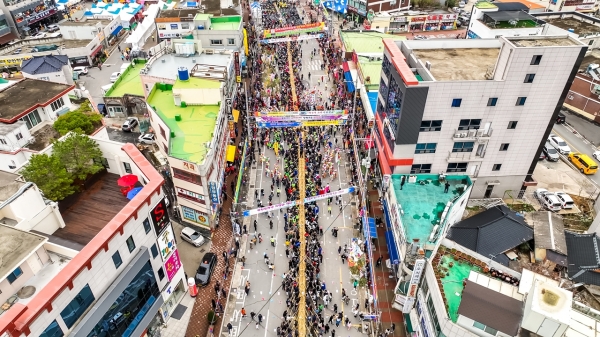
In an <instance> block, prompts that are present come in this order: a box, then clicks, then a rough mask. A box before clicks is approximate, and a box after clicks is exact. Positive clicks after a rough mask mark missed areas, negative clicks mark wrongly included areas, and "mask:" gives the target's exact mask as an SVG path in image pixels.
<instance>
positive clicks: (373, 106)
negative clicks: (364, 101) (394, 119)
mask: <svg viewBox="0 0 600 337" xmlns="http://www.w3.org/2000/svg"><path fill="white" fill-rule="evenodd" d="M378 94H379V92H378V91H369V92H368V93H367V96H368V97H369V104H371V111H373V114H375V112H376V111H375V109H377V95H378Z"/></svg>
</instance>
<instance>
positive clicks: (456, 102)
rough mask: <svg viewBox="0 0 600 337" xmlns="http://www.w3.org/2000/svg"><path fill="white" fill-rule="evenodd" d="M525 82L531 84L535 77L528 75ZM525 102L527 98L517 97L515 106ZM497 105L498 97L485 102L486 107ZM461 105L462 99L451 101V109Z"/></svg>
mask: <svg viewBox="0 0 600 337" xmlns="http://www.w3.org/2000/svg"><path fill="white" fill-rule="evenodd" d="M527 76H529V77H527V78H526V79H525V81H531V82H525V83H532V82H533V78H534V77H535V74H528V75H527ZM525 101H527V97H517V102H516V103H515V105H516V106H520V105H525ZM497 103H498V97H490V98H488V102H487V106H496V104H497ZM461 104H462V98H453V99H452V107H453V108H460V105H461Z"/></svg>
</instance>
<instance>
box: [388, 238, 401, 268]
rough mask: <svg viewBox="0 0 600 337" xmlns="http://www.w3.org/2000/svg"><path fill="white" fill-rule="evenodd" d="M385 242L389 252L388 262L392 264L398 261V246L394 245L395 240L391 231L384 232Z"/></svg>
mask: <svg viewBox="0 0 600 337" xmlns="http://www.w3.org/2000/svg"><path fill="white" fill-rule="evenodd" d="M385 242H386V243H387V247H388V252H389V253H390V262H391V263H392V264H398V263H400V260H399V259H398V247H396V240H395V239H394V233H392V231H386V232H385Z"/></svg>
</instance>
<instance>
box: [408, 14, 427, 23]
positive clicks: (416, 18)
mask: <svg viewBox="0 0 600 337" xmlns="http://www.w3.org/2000/svg"><path fill="white" fill-rule="evenodd" d="M425 20H427V17H426V16H413V17H412V18H410V23H413V22H414V23H421V22H425Z"/></svg>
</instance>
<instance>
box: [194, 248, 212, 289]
mask: <svg viewBox="0 0 600 337" xmlns="http://www.w3.org/2000/svg"><path fill="white" fill-rule="evenodd" d="M216 265H217V256H216V255H215V254H214V253H206V254H204V256H203V257H202V261H201V262H200V266H198V270H196V277H195V280H196V285H199V286H205V285H208V283H210V275H211V274H212V272H213V271H214V270H215V266H216Z"/></svg>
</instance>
